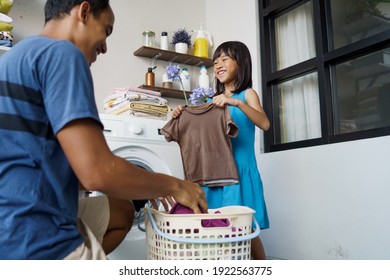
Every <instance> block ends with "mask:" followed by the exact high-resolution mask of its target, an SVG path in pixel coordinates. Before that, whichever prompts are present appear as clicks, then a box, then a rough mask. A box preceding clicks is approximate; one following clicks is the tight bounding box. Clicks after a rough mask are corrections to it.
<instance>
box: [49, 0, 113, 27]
mask: <svg viewBox="0 0 390 280" xmlns="http://www.w3.org/2000/svg"><path fill="white" fill-rule="evenodd" d="M83 2H88V3H89V5H91V12H92V14H93V16H94V17H99V16H100V14H101V12H102V11H104V10H106V9H107V8H108V7H109V6H110V3H109V2H110V0H48V1H46V4H45V24H46V23H47V22H48V21H49V20H52V19H58V18H61V17H62V16H64V15H66V14H70V11H71V10H72V9H73V7H75V6H77V5H80V4H81V3H83Z"/></svg>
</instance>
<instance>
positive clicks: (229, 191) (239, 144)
mask: <svg viewBox="0 0 390 280" xmlns="http://www.w3.org/2000/svg"><path fill="white" fill-rule="evenodd" d="M232 97H233V98H238V99H240V100H242V101H243V102H246V101H245V90H244V91H242V92H240V93H235V94H233V96H232ZM229 111H230V115H231V117H232V119H233V121H234V122H235V123H236V125H237V126H238V128H239V131H238V135H237V137H236V138H231V143H232V147H233V155H234V158H235V161H236V165H237V170H238V175H239V184H237V185H231V186H222V187H206V186H203V189H204V190H205V191H206V198H207V202H208V206H209V208H210V209H214V208H220V207H223V206H231V205H241V206H247V207H250V208H252V209H253V210H255V211H256V213H255V214H254V215H255V217H256V220H257V222H258V223H259V226H260V228H261V229H266V228H269V220H268V214H267V207H266V204H265V200H264V194H263V183H262V181H261V177H260V173H259V170H258V168H257V163H256V157H255V150H254V141H255V125H254V124H253V122H252V121H251V120H250V119H249V118H248V117H247V116H246V115H245V114H244V113H243V112H242V111H241V110H240V109H239V108H237V107H235V106H229Z"/></svg>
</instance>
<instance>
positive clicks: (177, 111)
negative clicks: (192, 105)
mask: <svg viewBox="0 0 390 280" xmlns="http://www.w3.org/2000/svg"><path fill="white" fill-rule="evenodd" d="M183 111H184V108H183V107H182V106H180V105H179V106H177V107H176V108H175V109H174V110H173V112H172V118H174V119H176V118H178V117H180V115H181V113H182V112H183Z"/></svg>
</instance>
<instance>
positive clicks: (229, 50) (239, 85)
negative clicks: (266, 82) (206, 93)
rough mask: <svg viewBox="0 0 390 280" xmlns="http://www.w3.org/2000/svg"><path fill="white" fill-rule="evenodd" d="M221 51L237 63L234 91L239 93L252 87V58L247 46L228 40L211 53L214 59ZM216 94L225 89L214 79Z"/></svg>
mask: <svg viewBox="0 0 390 280" xmlns="http://www.w3.org/2000/svg"><path fill="white" fill-rule="evenodd" d="M222 53H224V54H225V55H227V56H228V57H230V58H231V59H233V60H235V61H236V62H237V65H238V74H237V79H236V81H235V84H234V91H233V92H234V93H239V92H241V91H243V90H246V89H247V88H251V87H252V58H251V54H250V52H249V49H248V47H247V46H246V45H245V44H244V43H242V42H239V41H228V42H224V43H222V44H221V45H219V46H218V48H217V49H216V50H215V52H214V55H213V61H215V60H216V59H217V58H218V57H219V56H220V55H221V54H222ZM216 82H217V83H216V91H217V92H216V94H217V95H218V94H221V93H223V92H224V91H225V86H224V84H222V83H221V82H219V81H218V79H217V81H216Z"/></svg>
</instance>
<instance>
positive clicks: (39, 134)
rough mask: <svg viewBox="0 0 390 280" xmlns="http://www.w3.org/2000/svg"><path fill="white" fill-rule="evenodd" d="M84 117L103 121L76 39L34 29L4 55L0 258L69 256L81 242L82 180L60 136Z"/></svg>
mask: <svg viewBox="0 0 390 280" xmlns="http://www.w3.org/2000/svg"><path fill="white" fill-rule="evenodd" d="M81 118H91V119H94V120H96V121H97V122H99V124H101V123H100V120H99V115H98V111H97V108H96V103H95V99H94V94H93V82H92V77H91V72H90V69H89V65H88V62H87V61H86V59H85V57H84V56H83V54H82V53H81V51H80V50H79V49H78V48H77V47H76V46H75V45H73V44H72V43H70V42H68V41H59V40H54V39H50V38H47V37H41V36H34V37H29V38H26V39H25V40H24V41H21V42H19V43H18V44H16V45H15V46H14V47H13V48H12V49H11V50H10V51H8V52H7V53H5V54H3V55H2V56H1V57H0V259H63V258H64V257H66V256H67V255H68V254H69V253H70V252H72V251H73V250H74V249H75V248H77V247H78V246H79V245H80V244H81V243H82V241H83V239H82V237H81V235H80V234H79V232H78V231H77V226H76V220H77V207H78V180H77V178H76V176H75V174H74V172H73V170H72V169H71V167H70V165H69V162H68V160H67V158H66V157H65V154H64V152H63V150H62V149H61V147H60V145H59V142H58V140H57V138H56V134H57V133H58V131H59V130H61V129H62V128H63V127H64V126H65V125H66V124H67V123H69V122H70V121H72V120H76V119H81Z"/></svg>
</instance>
